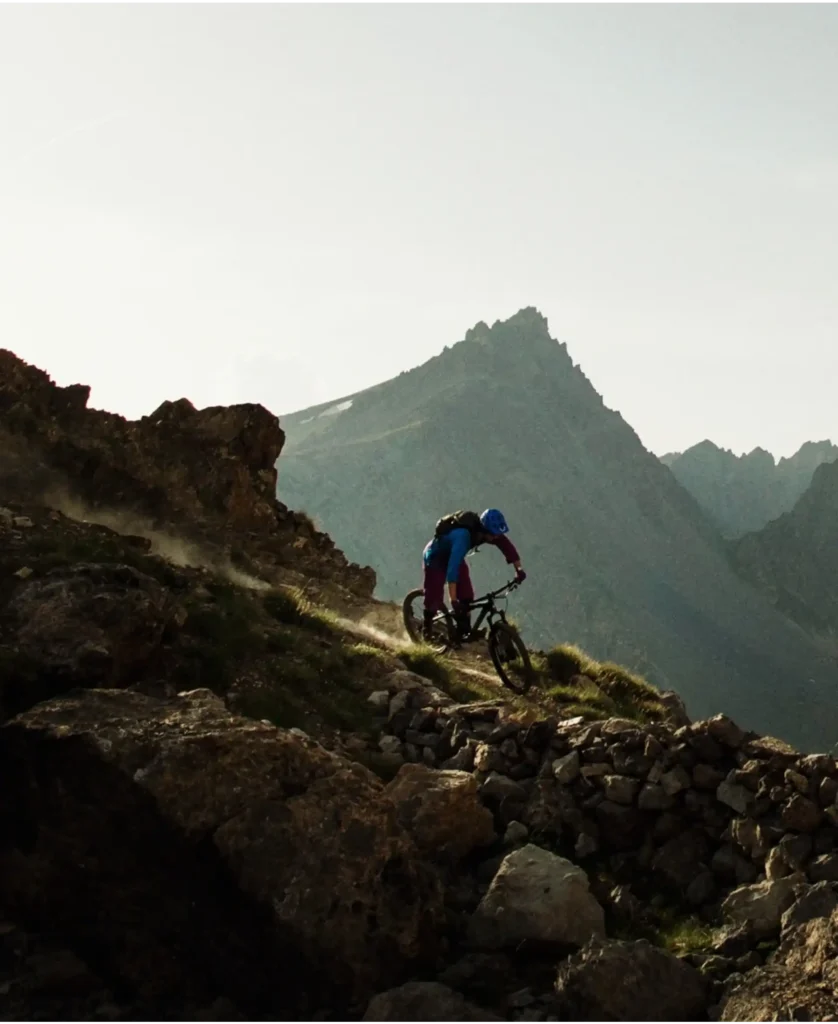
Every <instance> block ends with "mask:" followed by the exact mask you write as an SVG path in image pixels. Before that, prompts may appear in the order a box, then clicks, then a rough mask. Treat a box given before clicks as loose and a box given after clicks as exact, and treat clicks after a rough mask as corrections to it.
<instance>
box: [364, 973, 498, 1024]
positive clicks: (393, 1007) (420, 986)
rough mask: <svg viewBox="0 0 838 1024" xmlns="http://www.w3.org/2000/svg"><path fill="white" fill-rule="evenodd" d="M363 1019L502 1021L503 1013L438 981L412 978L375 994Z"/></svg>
mask: <svg viewBox="0 0 838 1024" xmlns="http://www.w3.org/2000/svg"><path fill="white" fill-rule="evenodd" d="M361 1020H393V1021H401V1020H410V1021H430V1020H458V1021H459V1020H473V1021H483V1020H486V1021H496V1020H498V1021H499V1020H503V1017H496V1016H495V1015H494V1014H492V1013H489V1012H488V1011H486V1010H482V1009H481V1008H480V1007H479V1006H475V1005H474V1003H470V1002H468V1001H467V1000H466V999H465V998H464V996H462V995H460V993H459V992H455V991H454V990H453V989H451V988H448V986H447V985H441V984H440V983H439V982H438V981H409V982H408V983H407V984H406V985H400V986H399V987H398V988H391V989H389V990H388V991H387V992H381V993H380V994H379V995H377V996H375V997H374V998H373V999H372V1000H371V1001H370V1004H369V1006H368V1007H367V1012H366V1013H365V1014H364V1016H363V1017H362V1018H361Z"/></svg>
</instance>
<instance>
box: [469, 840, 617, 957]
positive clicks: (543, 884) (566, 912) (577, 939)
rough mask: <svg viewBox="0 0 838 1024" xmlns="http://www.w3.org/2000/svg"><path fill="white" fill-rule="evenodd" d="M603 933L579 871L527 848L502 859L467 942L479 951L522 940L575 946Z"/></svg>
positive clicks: (538, 849) (601, 921) (601, 920)
mask: <svg viewBox="0 0 838 1024" xmlns="http://www.w3.org/2000/svg"><path fill="white" fill-rule="evenodd" d="M604 934H605V916H604V913H603V910H602V907H601V906H600V905H599V903H597V901H596V900H595V899H594V897H593V896H592V894H591V892H590V891H589V888H588V876H587V875H586V874H585V872H584V871H582V869H581V868H578V867H576V865H575V864H571V863H570V861H568V860H565V859H564V858H563V857H558V856H556V854H554V853H550V852H549V851H548V850H543V849H541V847H538V846H533V845H531V844H528V845H527V846H524V847H522V848H521V849H519V850H515V851H514V852H513V853H510V854H508V855H507V856H506V857H504V859H503V863H502V864H501V866H500V868H499V870H498V872H497V874H496V875H495V876H494V878H493V879H492V883H491V885H490V886H489V890H488V891H487V893H486V895H485V896H484V897H483V899H482V900H481V901H480V904H479V906H478V907H477V909H476V910H475V912H474V914H473V915H472V917H471V920H470V921H469V926H468V937H469V941H470V942H471V943H472V945H474V946H475V947H477V948H480V949H505V948H509V947H513V948H514V947H517V946H518V945H519V944H520V943H521V942H524V941H527V940H532V941H536V942H552V943H561V944H567V945H573V946H581V945H582V944H583V943H584V942H587V940H588V939H589V938H590V937H591V936H592V935H604Z"/></svg>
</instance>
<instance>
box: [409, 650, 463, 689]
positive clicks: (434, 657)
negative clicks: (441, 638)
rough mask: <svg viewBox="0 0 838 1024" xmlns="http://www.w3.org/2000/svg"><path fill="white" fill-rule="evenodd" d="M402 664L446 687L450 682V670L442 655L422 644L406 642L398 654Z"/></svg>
mask: <svg viewBox="0 0 838 1024" xmlns="http://www.w3.org/2000/svg"><path fill="white" fill-rule="evenodd" d="M398 656H399V658H400V659H401V661H402V662H403V664H404V665H405V666H406V667H407V668H408V669H410V671H411V672H416V673H417V674H418V675H420V676H424V677H425V678H426V679H430V680H431V681H432V682H434V683H437V684H438V685H439V686H441V687H443V688H446V687H448V686H449V685H450V683H451V670H450V669H449V667H448V665H446V663H445V661H444V659H443V657H442V655H440V654H437V653H436V651H433V650H432V649H431V648H430V647H426V646H425V645H424V644H408V645H407V646H405V647H402V648H401V650H400V651H399V654H398Z"/></svg>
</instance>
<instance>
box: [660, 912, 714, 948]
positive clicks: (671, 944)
mask: <svg viewBox="0 0 838 1024" xmlns="http://www.w3.org/2000/svg"><path fill="white" fill-rule="evenodd" d="M715 935H716V931H715V929H714V928H712V927H711V926H710V925H709V924H705V922H704V921H701V920H699V919H698V918H697V917H696V916H695V915H690V916H689V917H677V916H676V914H675V912H674V911H662V913H661V920H660V921H659V923H658V925H657V927H656V929H655V944H656V945H658V946H662V947H663V948H664V949H666V950H668V951H669V952H670V953H674V954H675V955H677V954H679V953H682V954H683V953H699V952H702V951H704V950H709V949H710V948H711V947H712V945H713V940H714V938H715Z"/></svg>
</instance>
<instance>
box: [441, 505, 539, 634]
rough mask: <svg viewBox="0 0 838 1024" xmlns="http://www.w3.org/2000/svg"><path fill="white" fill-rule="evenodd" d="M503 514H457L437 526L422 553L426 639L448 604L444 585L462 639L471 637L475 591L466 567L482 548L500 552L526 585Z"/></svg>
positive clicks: (494, 511) (495, 510) (491, 512)
mask: <svg viewBox="0 0 838 1024" xmlns="http://www.w3.org/2000/svg"><path fill="white" fill-rule="evenodd" d="M508 532H509V527H508V526H507V523H506V519H505V518H504V515H503V513H502V512H501V511H500V510H499V509H496V508H487V509H486V511H485V512H482V513H481V514H480V515H479V516H478V515H477V513H476V512H463V511H460V512H454V513H452V514H451V515H448V516H443V517H442V519H440V520H439V522H438V523H437V524H436V530H435V532H434V536H433V539H432V540H430V541H429V542H428V544H427V545H426V546H425V549H424V551H423V552H422V561H423V563H424V567H425V582H424V591H425V608H424V623H423V625H424V629H423V632H424V635H425V637H426V639H427V638H429V637H430V634H431V623H432V622H433V618H434V616H435V615H436V614H437V612H438V611H439V610H440V609H441V608H442V607H443V606H444V604H445V596H444V591H445V584H446V583H447V584H448V597H449V599H450V601H451V608H452V610H453V612H454V619H455V622H456V624H457V631H458V633H459V635H460V637H461V638H465V637H466V636H468V635H469V634H470V633H471V615H470V612H469V605H470V603H471V602H472V601H473V600H474V588H473V587H472V585H471V575H470V573H469V570H468V566H467V565H466V561H465V558H466V555H467V554H468V552H469V551H473V550H474V549H475V548H477V547H479V546H480V545H481V544H493V545H494V546H495V547H497V548H500V550H501V551H502V552H503V554H504V556H505V557H506V561H507V563H508V564H509V565H512V566H514V567H515V571H516V576H515V580H516V582H517V583H523V581H524V580H525V579H526V578H527V574H526V573H525V572H524V570H523V569H522V568H521V559H520V556H519V555H518V551H517V549H516V548H515V545H514V544H513V543H512V541H511V540H510V539H509V538H508V537H507V536H506V534H507V533H508Z"/></svg>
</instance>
